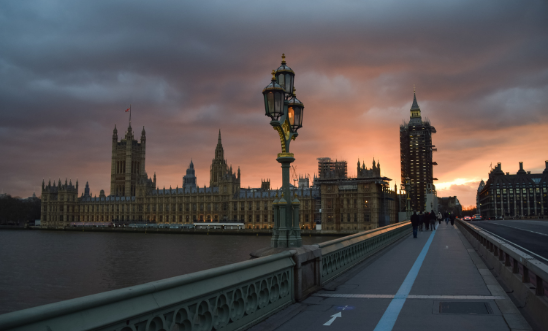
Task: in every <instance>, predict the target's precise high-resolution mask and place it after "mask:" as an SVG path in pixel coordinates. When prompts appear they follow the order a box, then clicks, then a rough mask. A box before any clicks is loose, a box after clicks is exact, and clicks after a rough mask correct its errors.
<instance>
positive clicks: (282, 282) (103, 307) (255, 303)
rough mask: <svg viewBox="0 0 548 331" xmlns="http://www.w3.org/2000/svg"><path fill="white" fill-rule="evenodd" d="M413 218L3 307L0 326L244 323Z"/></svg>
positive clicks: (351, 261) (145, 328)
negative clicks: (137, 281) (100, 289)
mask: <svg viewBox="0 0 548 331" xmlns="http://www.w3.org/2000/svg"><path fill="white" fill-rule="evenodd" d="M410 230H411V224H410V222H405V223H397V224H393V225H389V226H386V227H383V228H378V229H374V230H370V231H365V232H361V233H358V234H354V235H351V236H347V237H343V238H340V239H335V240H331V241H328V242H325V243H322V244H319V245H312V246H303V247H301V248H297V249H295V250H288V251H284V252H281V253H278V254H273V255H270V256H267V257H262V258H257V259H253V260H249V261H244V262H239V263H234V264H231V265H227V266H222V267H218V268H214V269H209V270H204V271H199V272H195V273H192V274H187V275H182V276H178V277H173V278H168V279H164V280H159V281H155V282H150V283H146V284H142V285H137V286H132V287H128V288H123V289H119V290H114V291H109V292H104V293H98V294H94V295H89V296H86V297H81V298H76V299H72V300H66V301H62V302H57V303H52V304H48V305H44V306H39V307H34V308H30V309H25V310H21V311H16V312H12V313H8V314H4V315H0V330H55V331H62V330H67V331H76V330H112V331H161V330H204V331H206V330H213V329H215V330H219V329H223V330H227V331H228V330H241V329H245V328H247V327H249V326H250V325H253V324H255V323H257V322H259V321H261V320H263V319H265V318H266V317H268V316H270V315H272V314H274V313H275V312H277V311H279V310H281V309H283V308H285V307H287V306H288V305H290V304H291V303H293V302H295V301H300V300H303V299H304V298H306V296H307V295H308V294H310V293H311V292H313V291H315V290H317V289H318V288H320V286H321V285H323V284H325V283H326V282H327V281H329V280H330V279H333V278H334V277H336V276H337V275H339V274H341V273H342V272H344V271H346V270H348V269H349V268H350V267H352V266H354V265H356V264H357V263H359V262H360V261H362V260H364V259H365V258H367V257H368V256H370V255H372V254H374V253H375V252H378V251H380V250H381V249H383V248H385V247H387V246H388V245H390V244H392V243H394V242H395V241H397V240H398V239H400V238H403V237H404V236H406V235H408V234H409V233H410Z"/></svg>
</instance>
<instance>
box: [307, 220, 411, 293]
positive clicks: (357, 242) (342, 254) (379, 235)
mask: <svg viewBox="0 0 548 331" xmlns="http://www.w3.org/2000/svg"><path fill="white" fill-rule="evenodd" d="M411 230H412V228H411V222H402V223H396V224H391V225H388V226H384V227H382V228H377V229H373V230H369V231H365V232H360V233H357V234H354V235H350V236H346V237H343V238H339V239H334V240H330V241H327V242H323V243H321V244H318V247H319V248H320V249H321V255H322V264H321V266H322V267H321V282H322V284H324V283H326V282H327V281H329V280H331V279H333V278H335V277H336V276H338V275H340V274H341V273H343V272H344V271H346V270H348V269H349V268H351V267H353V266H354V265H356V264H357V263H359V262H361V261H363V260H364V259H366V258H367V257H369V256H371V255H373V254H375V253H376V252H378V251H380V250H382V249H384V248H385V247H386V246H388V245H390V244H392V243H394V242H395V241H397V240H399V239H401V238H402V237H404V236H406V235H409V233H410V231H411Z"/></svg>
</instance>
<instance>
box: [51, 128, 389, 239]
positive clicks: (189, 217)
mask: <svg viewBox="0 0 548 331" xmlns="http://www.w3.org/2000/svg"><path fill="white" fill-rule="evenodd" d="M145 144H146V137H145V130H144V128H143V131H142V135H141V141H140V142H137V141H136V140H135V139H133V132H132V130H131V127H129V128H128V131H127V132H126V135H125V137H124V138H123V139H122V140H121V141H118V138H117V130H116V128H115V129H114V133H113V139H112V150H113V152H112V171H111V194H110V195H108V196H107V195H105V193H104V191H103V190H101V191H100V194H99V196H97V195H95V196H93V195H92V194H91V192H90V188H89V185H87V184H86V188H85V190H84V193H82V194H81V195H80V196H79V193H78V182H76V183H75V184H72V182H71V181H68V182H67V180H65V183H64V184H62V183H61V181H60V180H59V181H58V183H55V182H54V183H51V182H49V183H48V184H47V185H46V184H45V183H44V182H43V183H42V217H41V219H42V226H44V227H54V228H60V227H65V226H71V225H73V224H76V223H77V224H97V223H104V224H109V223H114V224H130V223H164V224H165V223H167V224H185V223H195V222H221V221H229V222H242V223H245V226H246V228H248V229H271V228H272V226H273V211H272V202H273V201H274V200H275V199H276V196H277V195H278V196H280V195H281V190H272V189H270V181H268V180H265V181H262V183H261V187H260V188H256V189H255V188H248V189H243V188H241V187H240V179H241V177H240V169H239V168H238V171H237V173H235V172H233V170H232V166H229V165H228V163H227V161H226V160H225V159H224V150H223V146H222V142H221V134H220V132H219V137H218V142H217V146H216V148H215V158H214V159H213V160H212V164H211V167H210V176H211V177H210V186H209V187H198V186H197V185H196V181H195V180H196V176H195V171H194V164H193V163H192V162H191V164H190V166H189V169H188V170H187V171H186V175H185V176H184V179H183V187H182V188H179V187H176V188H172V187H170V188H162V189H159V188H158V187H156V174H154V177H153V178H149V177H148V176H147V173H146V171H145V168H144V164H145ZM375 169H376V170H375V173H373V172H371V173H369V170H367V169H365V167H364V166H363V167H362V172H361V174H362V175H363V176H369V175H375V176H373V177H372V178H354V179H347V178H343V179H332V180H331V181H329V180H328V181H323V182H321V183H318V185H314V186H312V187H306V186H304V185H303V186H302V187H299V188H292V189H291V191H292V195H297V196H298V199H299V201H300V225H301V228H303V229H315V225H316V223H317V222H320V221H321V222H322V223H324V222H325V227H324V230H334V231H347V230H348V231H358V230H366V229H371V228H376V227H377V226H378V225H379V224H388V223H393V222H395V209H394V207H393V205H394V199H393V198H392V195H393V192H392V193H390V192H389V190H388V189H387V183H388V180H389V179H387V178H380V176H376V175H377V172H378V174H379V175H380V167H378V168H377V165H375ZM366 170H367V171H366ZM359 173H360V172H359ZM347 182H348V183H347ZM347 185H354V186H355V189H354V188H352V189H347V188H346V186H347ZM354 186H353V187H354ZM390 199H391V200H390ZM358 201H359V203H358ZM328 206H331V207H328ZM321 208H325V210H326V212H325V213H322V214H320V209H321ZM393 210H394V212H392V211H393ZM320 215H321V216H320Z"/></svg>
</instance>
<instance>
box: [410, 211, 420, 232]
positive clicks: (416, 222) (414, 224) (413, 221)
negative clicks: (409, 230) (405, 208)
mask: <svg viewBox="0 0 548 331" xmlns="http://www.w3.org/2000/svg"><path fill="white" fill-rule="evenodd" d="M411 226H412V227H413V238H417V229H418V228H419V215H417V212H416V211H415V212H413V215H411Z"/></svg>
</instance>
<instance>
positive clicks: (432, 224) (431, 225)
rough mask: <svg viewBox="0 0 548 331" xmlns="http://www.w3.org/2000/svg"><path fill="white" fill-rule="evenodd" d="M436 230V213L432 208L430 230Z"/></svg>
mask: <svg viewBox="0 0 548 331" xmlns="http://www.w3.org/2000/svg"><path fill="white" fill-rule="evenodd" d="M434 230H436V213H434V210H432V212H431V213H430V231H434Z"/></svg>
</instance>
